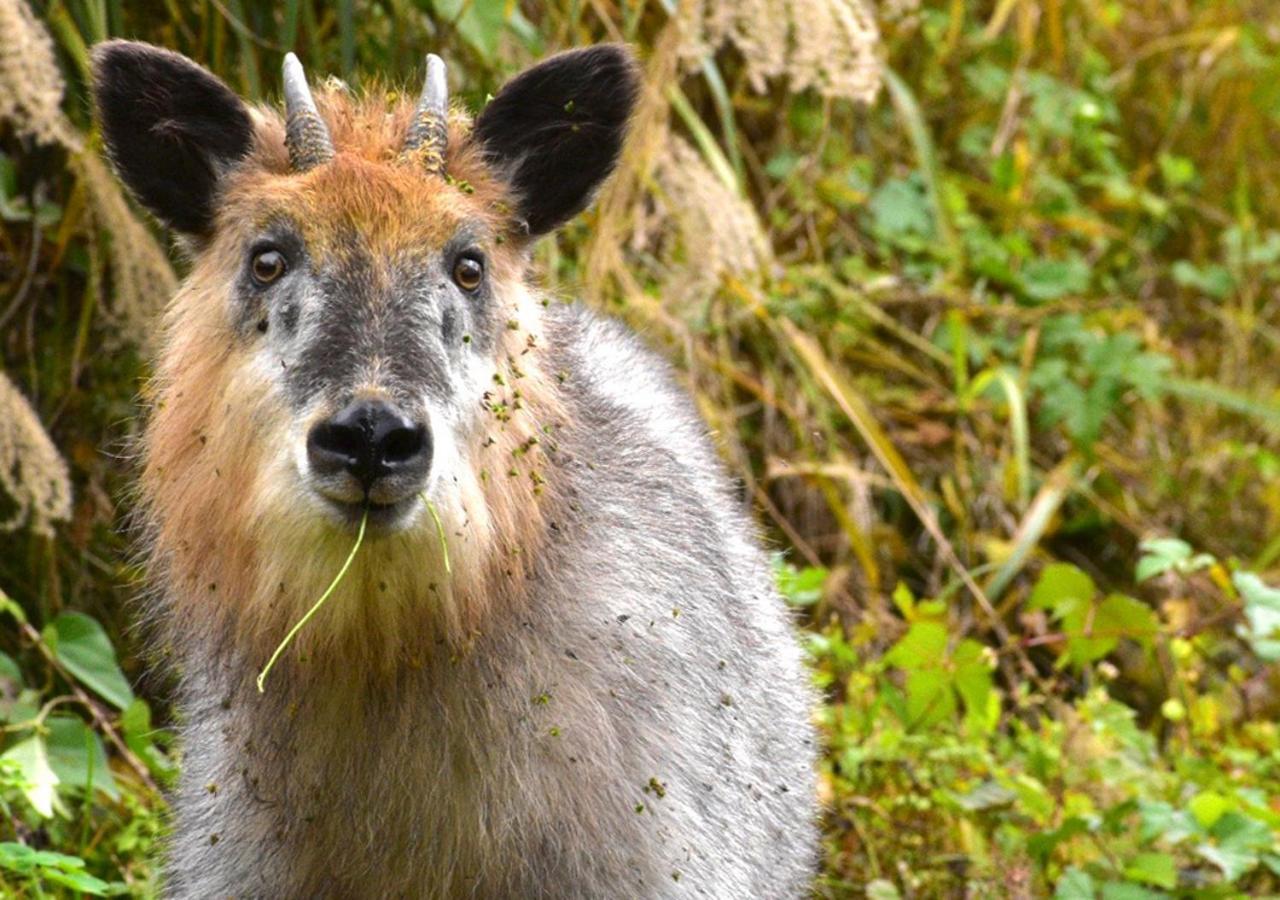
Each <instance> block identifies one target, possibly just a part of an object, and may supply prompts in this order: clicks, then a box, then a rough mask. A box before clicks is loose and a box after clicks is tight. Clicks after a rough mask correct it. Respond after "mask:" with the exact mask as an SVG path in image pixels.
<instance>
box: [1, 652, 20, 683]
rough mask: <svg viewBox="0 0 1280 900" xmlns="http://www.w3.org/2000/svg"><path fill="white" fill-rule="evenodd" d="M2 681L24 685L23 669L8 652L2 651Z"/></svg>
mask: <svg viewBox="0 0 1280 900" xmlns="http://www.w3.org/2000/svg"><path fill="white" fill-rule="evenodd" d="M0 681H10V682H12V683H13V684H15V685H17V686H18V687H22V670H21V669H19V668H18V664H17V663H16V662H14V661H13V657H12V656H10V655H9V654H8V653H0Z"/></svg>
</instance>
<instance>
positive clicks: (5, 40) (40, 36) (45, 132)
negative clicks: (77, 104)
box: [0, 0, 84, 152]
mask: <svg viewBox="0 0 1280 900" xmlns="http://www.w3.org/2000/svg"><path fill="white" fill-rule="evenodd" d="M65 89H66V85H65V83H64V82H63V80H62V73H61V72H60V71H59V70H58V63H57V61H56V60H55V58H54V55H53V41H52V40H50V38H49V33H48V32H47V31H45V29H44V26H43V25H41V24H40V23H39V22H38V21H36V17H35V14H34V13H32V12H31V9H30V8H29V7H28V6H27V4H26V0H0V121H4V122H11V123H13V125H14V127H15V128H16V129H17V130H18V133H19V134H22V135H24V136H26V137H30V138H32V139H33V140H37V141H39V142H41V143H43V144H60V145H62V146H64V147H66V148H67V149H68V150H71V151H73V152H79V151H80V150H81V149H82V148H83V145H84V142H83V139H82V138H81V137H80V135H79V134H78V133H77V132H76V129H75V128H74V126H72V124H71V123H70V122H69V121H68V120H67V117H66V116H64V115H63V114H62V95H63V92H64V90H65Z"/></svg>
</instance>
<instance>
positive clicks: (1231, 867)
mask: <svg viewBox="0 0 1280 900" xmlns="http://www.w3.org/2000/svg"><path fill="white" fill-rule="evenodd" d="M1196 853H1198V854H1200V856H1201V857H1203V858H1204V859H1206V860H1208V861H1209V862H1211V863H1213V864H1214V865H1215V866H1217V867H1218V868H1219V869H1220V870H1222V877H1223V878H1224V879H1226V880H1227V882H1228V883H1230V882H1233V881H1235V880H1236V879H1238V878H1239V877H1240V876H1241V875H1244V874H1245V873H1246V872H1248V871H1249V870H1250V869H1252V868H1254V867H1255V866H1256V865H1257V864H1258V863H1259V861H1260V859H1259V856H1258V854H1257V853H1255V852H1253V851H1252V850H1249V849H1248V848H1245V847H1235V846H1229V845H1222V844H1218V845H1214V844H1200V845H1199V846H1198V847H1196Z"/></svg>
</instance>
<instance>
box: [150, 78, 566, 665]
mask: <svg viewBox="0 0 1280 900" xmlns="http://www.w3.org/2000/svg"><path fill="white" fill-rule="evenodd" d="M317 99H318V101H319V104H320V108H321V109H322V111H323V113H324V116H325V118H326V119H327V121H328V124H329V128H330V131H331V134H332V136H333V140H334V144H335V146H336V148H337V156H336V158H335V159H334V160H333V161H332V162H331V163H330V164H328V165H325V166H321V167H319V168H317V169H314V170H312V171H311V172H308V173H305V174H295V173H292V172H291V171H290V170H289V165H288V157H287V154H286V151H285V148H284V128H283V124H282V122H281V120H280V118H279V116H278V115H277V114H276V113H274V112H273V111H270V110H266V109H259V110H257V111H255V114H254V115H255V118H256V121H257V144H256V147H255V149H254V151H253V153H252V154H251V156H250V159H249V161H248V163H247V164H246V165H243V166H241V167H240V168H239V169H238V170H237V171H236V172H235V173H234V174H233V175H232V176H231V177H230V178H229V179H228V183H227V187H226V190H225V194H224V197H223V198H222V202H221V203H220V204H219V214H218V226H217V229H216V232H215V237H214V238H213V242H212V244H211V246H210V247H209V248H208V250H207V252H205V253H203V254H201V255H200V256H199V258H198V260H197V262H196V265H195V269H194V271H193V272H192V273H191V275H190V277H189V278H188V279H187V281H186V283H185V284H184V286H183V288H182V290H181V291H180V292H179V293H178V295H177V296H176V297H175V299H174V301H173V302H172V304H171V306H170V308H169V309H168V311H167V315H166V318H165V328H164V338H163V347H162V352H161V356H160V361H159V366H158V371H157V375H156V378H155V381H154V385H153V391H154V395H155V400H156V404H155V412H154V414H153V416H152V418H151V420H150V422H149V424H148V428H147V431H146V435H145V440H144V448H143V449H144V456H145V469H144V473H143V477H142V492H143V499H144V501H145V504H146V508H147V509H148V510H149V514H150V516H149V517H150V519H151V521H155V522H162V523H163V528H162V529H159V530H158V531H157V533H156V534H155V535H154V537H153V541H152V544H153V546H152V552H153V556H154V560H155V562H156V563H157V564H159V565H160V566H162V567H163V568H164V569H165V570H166V572H167V576H168V578H167V580H168V582H169V585H170V594H169V598H168V601H169V603H170V605H171V607H170V609H169V610H168V611H167V614H166V616H165V617H164V619H165V621H166V622H168V623H170V626H169V627H171V628H174V629H179V628H180V629H182V631H183V632H185V633H191V632H192V631H195V632H197V633H202V634H206V635H210V636H212V638H213V639H214V640H215V641H218V640H222V641H232V642H234V643H235V644H236V645H237V646H238V648H239V649H241V650H242V651H245V653H246V654H247V656H248V657H249V659H250V660H257V661H260V662H265V661H266V659H267V657H268V656H269V655H270V653H271V651H272V649H273V648H274V647H275V645H276V644H277V643H278V642H279V641H280V639H281V638H282V637H283V636H284V634H285V633H286V631H287V630H288V629H289V627H290V626H291V625H292V624H293V623H294V622H295V621H296V620H297V619H298V618H299V617H300V616H301V615H302V614H303V612H304V611H305V610H306V609H307V608H308V607H309V606H310V605H311V603H313V602H314V601H315V599H316V598H317V597H319V595H320V594H321V592H322V591H323V590H324V587H325V585H326V584H327V583H328V581H329V579H330V578H331V577H332V576H333V575H334V573H336V571H337V570H338V568H339V566H340V565H341V562H342V559H343V557H345V555H346V553H347V551H348V549H349V547H350V542H351V537H350V536H349V535H346V536H344V535H340V534H335V533H334V530H333V529H332V526H324V525H323V524H322V523H316V522H314V521H306V519H305V517H303V516H299V515H297V514H295V513H294V512H292V511H291V506H293V504H292V503H291V502H290V501H291V500H292V499H293V498H294V494H295V493H296V492H297V491H299V490H301V488H300V487H299V486H297V485H296V484H292V483H289V482H288V481H287V480H286V479H284V478H282V477H274V476H279V474H280V473H279V471H278V470H279V468H280V467H279V465H278V462H274V461H273V457H272V455H273V454H275V455H276V456H278V454H279V452H280V450H279V448H280V447H281V445H282V444H287V443H288V431H289V429H290V428H292V427H295V425H296V423H293V422H291V421H290V418H291V414H290V412H289V411H288V410H287V409H286V408H285V406H284V404H283V403H282V401H281V400H280V399H278V398H277V397H274V396H272V393H271V390H270V386H269V385H268V384H266V383H264V379H262V378H261V377H260V376H259V375H258V374H256V373H255V370H254V363H253V359H252V353H251V351H250V350H249V349H248V348H247V347H246V346H245V345H244V343H243V341H239V340H237V336H236V333H235V330H234V329H235V326H234V320H233V312H232V309H231V304H230V303H229V298H228V296H227V292H228V290H229V287H228V286H229V285H230V284H232V282H233V281H234V277H235V275H234V273H235V272H236V271H237V270H238V268H239V267H240V266H241V265H242V264H243V263H242V258H243V252H244V250H243V248H244V245H245V241H246V238H247V236H248V235H250V234H251V233H252V232H253V230H254V229H256V228H259V227H261V226H262V225H263V224H264V221H265V220H267V219H269V218H270V216H271V215H272V214H273V213H278V212H280V211H285V212H287V213H288V214H289V215H290V217H291V218H292V219H293V220H294V221H295V222H298V223H300V224H301V225H302V227H303V229H304V232H305V233H304V239H305V240H306V241H307V245H308V250H309V252H311V253H313V254H316V255H318V256H323V255H325V254H326V253H328V252H331V250H332V245H333V237H334V229H335V226H336V225H337V224H338V223H342V224H344V225H352V226H354V227H356V228H357V229H358V230H359V231H360V233H361V235H362V237H363V238H364V239H365V240H367V241H368V244H369V248H370V250H371V252H373V253H374V254H375V255H382V254H385V255H387V256H388V257H390V256H391V255H393V254H395V253H396V251H397V250H400V249H407V248H422V247H431V246H439V245H441V244H442V242H443V241H445V240H446V239H447V238H448V237H449V236H450V234H451V233H452V232H451V229H452V228H453V226H454V225H455V224H456V223H457V222H458V221H460V220H461V219H463V218H469V219H475V218H477V217H480V218H482V219H484V220H485V221H487V222H488V223H489V224H490V226H491V227H492V229H493V232H494V233H495V234H503V233H504V231H505V230H506V228H507V226H508V222H507V219H508V216H507V211H508V210H509V209H510V202H511V198H510V197H509V196H508V195H507V192H506V189H505V187H504V185H503V184H502V183H501V181H500V180H498V179H497V178H496V177H494V175H493V174H492V173H490V172H489V171H488V170H487V169H486V168H485V166H484V164H483V162H482V160H481V158H480V155H479V152H478V151H477V149H476V148H474V147H473V146H471V145H470V144H469V143H468V141H467V134H468V130H469V122H468V120H467V119H466V118H465V116H463V115H460V114H455V115H454V116H453V117H452V118H451V123H450V142H449V148H450V149H449V154H448V163H447V170H448V172H449V173H450V176H451V178H450V179H449V182H448V183H446V182H445V181H444V180H442V179H440V178H438V177H431V176H428V175H426V174H424V173H423V172H422V171H421V170H420V169H418V168H416V167H415V166H414V165H413V161H412V160H403V159H400V158H399V157H400V149H399V148H400V146H401V143H402V141H403V136H404V130H405V127H406V126H407V123H408V120H409V117H410V115H411V113H412V106H411V104H409V103H407V102H403V101H401V102H397V103H395V104H393V105H392V106H391V107H390V111H389V110H388V106H387V105H386V103H385V102H384V101H383V100H382V99H380V98H379V99H376V100H357V99H353V98H351V97H350V96H349V95H348V94H347V93H346V92H345V91H342V90H330V91H325V92H322V93H320V94H319V95H318V97H317ZM486 249H487V253H488V256H489V260H490V266H489V269H490V272H491V278H492V279H493V284H494V289H495V295H496V296H497V297H499V298H501V300H502V302H503V303H504V304H506V305H509V307H510V318H511V320H512V321H513V322H515V323H518V327H514V328H510V329H508V330H506V331H505V332H504V335H503V338H502V344H501V349H500V352H499V354H498V357H497V358H498V360H499V364H498V369H497V373H498V374H499V375H500V377H499V378H495V379H494V386H493V397H492V403H493V405H494V406H495V407H496V408H497V409H499V410H500V409H502V407H501V406H498V404H503V403H505V405H506V408H507V410H508V411H509V417H507V418H506V420H505V421H499V420H498V418H499V417H498V416H497V415H493V414H492V411H490V415H489V416H487V417H486V424H487V425H488V426H489V427H486V428H482V429H480V430H479V431H477V433H476V434H474V435H472V436H470V440H469V443H468V444H466V445H465V446H461V447H459V452H460V454H461V455H462V456H463V459H464V460H465V461H466V462H467V465H468V466H469V468H470V471H472V472H474V473H483V474H482V475H481V476H480V479H479V483H478V484H476V485H473V486H472V487H471V489H470V490H468V489H467V488H466V486H465V485H464V486H463V490H462V492H461V493H462V499H461V501H460V505H459V507H458V508H453V507H448V508H441V509H440V514H441V516H442V518H443V519H444V522H445V525H446V530H447V532H448V541H449V553H450V556H451V562H452V565H453V576H452V579H446V578H445V576H444V571H443V560H442V559H441V551H440V547H439V538H438V536H437V534H436V532H435V529H434V525H433V523H431V522H430V521H426V522H424V523H420V524H419V526H418V527H416V528H415V529H413V530H411V531H408V532H404V533H402V534H399V535H396V536H394V537H392V538H390V539H384V540H380V541H378V542H375V543H374V544H372V545H367V546H366V549H365V551H364V552H362V553H361V555H360V557H359V558H358V560H357V563H356V565H355V566H354V567H353V569H352V571H351V573H350V575H349V577H348V578H347V579H346V581H345V582H344V584H343V585H342V587H341V588H340V589H339V591H338V592H337V593H336V594H335V595H334V597H333V598H332V599H331V601H330V602H329V604H328V605H327V607H326V608H325V609H324V610H323V611H322V612H321V613H320V615H319V616H317V618H316V620H315V621H314V622H313V623H312V624H311V625H310V626H309V628H308V629H307V631H306V632H304V634H303V637H302V638H301V639H300V640H299V642H298V644H297V645H296V649H295V650H293V651H291V653H290V655H289V659H310V660H312V661H313V662H316V663H319V665H313V666H312V667H311V670H312V671H317V672H319V671H324V670H326V669H328V668H329V665H330V664H336V662H335V661H336V660H341V664H342V666H343V667H347V668H350V669H352V670H357V671H358V670H362V669H364V670H367V671H369V672H371V673H380V672H381V673H390V672H392V671H394V670H395V668H396V667H397V665H398V664H399V663H400V662H401V661H405V660H408V661H409V662H411V663H412V662H414V661H419V662H420V661H421V660H422V659H424V658H425V657H426V655H427V654H431V653H438V652H439V648H438V647H437V646H436V645H437V644H439V643H441V642H444V643H446V644H447V645H448V648H449V652H451V653H457V652H461V651H463V650H465V648H466V646H467V645H468V643H469V641H470V640H472V639H473V638H474V636H475V635H476V634H477V633H478V632H479V631H481V630H483V628H484V622H485V611H486V609H487V608H488V607H489V606H490V605H491V604H508V603H514V602H516V598H518V597H519V596H521V586H522V582H523V573H524V571H525V568H526V565H527V560H528V559H530V558H531V557H532V556H533V555H535V554H536V553H537V550H538V546H539V544H540V542H541V541H542V539H543V535H544V524H545V523H544V518H545V516H544V510H545V509H546V507H547V505H548V503H549V502H550V494H551V493H552V492H553V491H554V488H555V485H554V478H551V477H549V476H551V472H550V471H549V467H547V466H545V465H543V464H542V457H543V455H544V454H543V452H542V450H541V449H540V445H539V444H537V443H531V439H540V440H541V441H547V440H548V433H547V432H548V431H552V430H554V427H555V426H556V424H557V423H558V422H560V421H561V420H562V419H563V407H562V405H561V403H560V401H559V398H558V396H557V384H556V380H555V378H554V377H551V376H550V374H549V373H547V372H544V371H543V370H542V368H541V366H540V363H539V354H538V351H537V347H538V345H539V331H540V327H541V315H540V313H541V305H540V303H539V302H537V300H536V299H534V298H533V297H531V296H530V295H529V293H528V291H527V290H526V289H525V287H524V284H523V278H524V274H525V265H526V263H525V257H524V248H523V247H522V246H521V245H520V242H519V241H518V240H515V239H511V240H508V241H505V242H503V243H501V244H499V243H496V242H495V243H494V244H493V245H492V246H490V247H488V248H486ZM370 387H371V388H373V389H375V390H376V385H371V386H370ZM490 437H491V438H492V442H490V441H489V438H490ZM511 472H514V473H515V474H514V475H513V474H510V473H511ZM273 473H274V476H273ZM544 479H547V481H546V483H543V482H544ZM313 518H314V517H313ZM406 551H409V552H406ZM406 566H411V567H413V568H412V569H406ZM389 581H390V582H393V584H392V585H391V587H392V588H393V589H392V590H391V591H386V590H385V589H381V588H383V586H384V585H386V583H387V582H389ZM383 593H386V594H388V595H389V596H395V597H396V598H397V599H396V600H395V601H393V602H390V603H386V604H382V605H379V604H377V603H370V602H360V599H359V598H367V597H376V596H378V595H380V594H383ZM344 601H345V602H344ZM424 626H426V627H424ZM286 668H288V667H287V666H286ZM252 674H253V673H252V672H248V671H247V672H245V677H246V678H248V677H251V676H252ZM298 674H299V670H296V669H295V671H294V672H293V674H292V675H290V676H288V677H290V678H295V679H296V678H297V677H298Z"/></svg>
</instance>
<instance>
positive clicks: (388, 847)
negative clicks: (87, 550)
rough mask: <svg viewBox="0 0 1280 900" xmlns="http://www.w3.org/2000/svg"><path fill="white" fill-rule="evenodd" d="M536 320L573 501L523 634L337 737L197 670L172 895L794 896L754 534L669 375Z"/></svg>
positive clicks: (803, 883)
mask: <svg viewBox="0 0 1280 900" xmlns="http://www.w3.org/2000/svg"><path fill="white" fill-rule="evenodd" d="M548 312H549V317H550V323H549V325H548V338H549V342H550V344H551V347H550V348H549V351H550V352H551V353H552V354H554V357H553V358H554V359H555V361H556V363H558V365H559V366H560V367H561V368H563V369H564V370H565V371H567V373H568V379H567V382H566V383H567V385H568V386H569V387H570V388H571V389H570V390H567V391H566V392H565V393H566V395H567V396H568V397H569V398H570V400H571V403H572V404H573V406H572V408H571V415H570V416H569V417H568V418H569V421H570V422H571V423H573V424H572V427H571V428H569V429H566V430H565V433H564V434H563V435H562V436H561V449H560V453H561V455H562V456H563V459H562V462H561V475H562V477H564V478H565V479H567V481H568V482H569V483H570V484H571V485H572V487H571V490H570V492H569V496H568V502H567V504H566V505H565V508H564V509H563V510H562V512H563V517H562V518H559V519H557V520H556V528H557V530H558V532H559V534H558V537H557V539H556V540H554V541H553V542H552V543H551V546H550V548H549V549H548V550H547V551H546V552H545V553H543V554H542V556H541V558H540V559H539V560H538V564H537V570H536V575H535V578H534V580H533V581H532V582H531V588H530V589H531V591H532V592H533V596H532V598H531V602H530V603H528V605H527V608H526V612H525V613H524V614H521V615H518V616H513V617H510V618H508V619H506V620H502V619H499V621H496V622H494V623H493V625H492V627H491V629H490V630H489V632H488V633H487V634H486V635H485V636H484V637H483V638H482V639H481V640H480V641H479V642H478V643H477V644H476V646H475V647H474V649H473V651H472V652H471V653H470V654H469V655H468V656H467V657H465V658H464V659H461V660H459V661H456V662H450V661H447V660H436V661H430V662H427V663H426V664H425V665H424V666H423V668H421V669H420V670H417V671H406V672H405V673H404V675H403V678H402V681H401V683H400V684H399V685H398V689H397V690H396V691H395V692H394V693H386V692H383V693H378V694H370V695H368V696H366V697H364V699H363V702H361V703H360V704H359V705H357V706H356V707H355V708H344V709H343V710H341V711H338V712H335V713H334V714H333V715H332V716H331V715H328V714H326V711H325V709H324V706H323V703H316V702H315V701H309V700H307V699H306V698H299V697H296V696H291V695H289V694H287V693H285V694H281V693H280V692H279V691H278V690H273V691H269V692H268V694H267V695H266V697H264V698H258V697H253V698H250V697H249V696H246V695H239V696H237V695H236V694H235V693H234V691H235V688H233V687H232V686H233V685H240V686H242V689H243V686H244V684H245V678H244V675H243V673H244V672H245V671H246V670H252V669H253V666H254V663H255V661H253V660H247V659H238V658H236V657H235V656H234V655H230V656H224V655H221V654H220V653H219V652H218V650H217V649H216V648H209V649H210V650H211V651H212V652H210V653H209V654H208V655H205V656H202V657H200V658H193V659H191V660H189V662H188V666H187V669H186V672H185V677H184V679H183V682H184V684H185V686H186V689H185V691H184V700H183V703H182V706H183V709H184V712H185V719H186V721H187V722H188V723H190V724H189V725H188V726H187V727H186V728H185V730H184V733H183V744H184V746H185V747H186V748H187V754H186V761H185V771H184V776H183V783H182V788H181V791H180V794H179V797H178V799H177V802H176V814H177V817H178V823H179V827H178V829H177V833H176V839H175V842H174V845H173V848H172V856H171V859H170V864H169V873H170V875H169V882H168V891H169V894H170V896H173V897H190V898H197V897H199V898H207V897H224V896H235V897H240V898H247V897H254V898H257V897H262V898H267V897H273V898H280V897H321V896H323V897H392V896H400V897H435V896H457V897H463V896H465V897H479V898H504V897H512V898H517V897H519V898H535V897H546V898H553V897H554V898H611V897H619V898H622V897H625V898H666V897H671V898H677V897H702V898H724V900H741V898H770V900H772V898H786V897H801V896H805V895H806V894H807V892H808V885H809V883H810V880H811V877H812V874H813V871H814V864H815V861H816V847H817V836H816V825H815V818H816V812H815V785H814V771H813V764H814V757H815V747H814V732H813V729H812V727H811V725H810V722H809V718H808V713H809V709H810V704H811V701H812V699H813V698H812V696H811V692H810V690H809V688H808V687H807V685H806V678H805V675H804V674H803V670H802V665H801V659H800V652H799V649H798V647H797V643H796V638H795V635H794V634H793V632H792V627H791V624H790V622H789V621H788V616H787V614H786V612H785V610H784V607H783V605H782V603H781V602H780V601H779V598H778V596H777V594H776V593H775V590H774V588H773V586H772V582H771V577H770V571H769V566H768V564H767V560H766V558H765V555H764V554H763V553H762V552H761V549H760V545H759V541H758V539H757V536H756V534H755V531H754V528H753V526H752V524H751V522H750V520H749V518H748V517H747V515H746V514H745V513H744V511H743V509H742V505H741V503H740V501H739V500H738V499H737V498H736V496H735V494H734V490H733V486H732V485H731V483H730V482H729V480H728V479H727V478H726V476H725V474H724V472H723V469H722V466H721V464H720V462H719V461H718V460H717V458H716V454H715V452H714V450H713V448H712V445H711V442H710V441H709V440H708V438H707V435H706V433H705V427H704V426H703V425H702V423H701V422H700V420H699V418H698V416H697V414H696V413H695V411H694V410H693V408H692V405H691V403H690V402H689V400H688V398H687V397H686V396H685V394H684V393H683V391H681V390H680V389H679V388H678V387H677V386H676V385H675V384H674V383H673V380H672V378H671V375H670V372H669V370H668V368H667V366H666V365H665V363H663V362H662V361H661V360H659V359H658V358H656V357H655V356H654V355H653V354H651V353H650V352H648V351H647V350H645V349H644V348H642V347H641V346H640V344H639V342H638V341H637V340H636V339H635V338H634V337H632V336H630V335H629V334H627V333H626V332H625V331H624V330H623V329H622V328H620V327H619V326H618V325H616V324H614V323H612V322H609V321H605V320H602V319H600V318H598V317H597V316H595V315H594V314H592V313H590V312H588V311H587V310H585V309H583V308H581V307H568V306H562V307H553V308H552V309H551V310H549V311H548ZM273 698H275V699H274V700H273ZM264 703H265V704H266V707H267V708H266V709H265V710H264V708H263V706H264ZM298 703H303V704H310V705H309V706H304V708H302V709H296V708H295V709H292V710H291V709H289V708H288V706H289V705H290V704H298ZM551 734H555V735H556V736H555V737H554V738H553V739H550V740H549V739H548V736H549V735H551ZM424 784H426V785H429V786H430V787H428V789H427V790H426V791H425V793H420V792H419V791H420V789H421V785H424ZM335 833H337V834H342V835H345V837H346V841H345V846H339V847H334V848H333V852H332V854H331V855H329V856H328V857H327V859H324V860H316V859H314V858H312V857H310V856H309V854H308V853H307V852H306V850H305V846H304V845H305V844H306V842H307V841H308V840H310V839H311V838H312V836H313V835H321V834H335ZM301 861H307V862H306V864H305V865H303V864H300V862H301ZM317 863H319V864H317Z"/></svg>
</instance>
